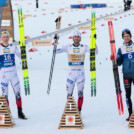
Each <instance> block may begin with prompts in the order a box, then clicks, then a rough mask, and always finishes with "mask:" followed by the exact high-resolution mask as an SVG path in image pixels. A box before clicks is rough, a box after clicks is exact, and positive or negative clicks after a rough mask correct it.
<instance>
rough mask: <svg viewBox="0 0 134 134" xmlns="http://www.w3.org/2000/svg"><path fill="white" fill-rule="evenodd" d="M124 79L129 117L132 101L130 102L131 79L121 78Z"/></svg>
mask: <svg viewBox="0 0 134 134" xmlns="http://www.w3.org/2000/svg"><path fill="white" fill-rule="evenodd" d="M123 78H124V87H125V91H126V103H127V108H128V112H129V116H131V114H132V101H131V83H132V79H130V78H127V77H125V76H124V77H123Z"/></svg>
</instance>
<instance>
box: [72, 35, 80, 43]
mask: <svg viewBox="0 0 134 134" xmlns="http://www.w3.org/2000/svg"><path fill="white" fill-rule="evenodd" d="M73 41H74V44H79V43H80V41H81V37H80V36H74V37H73Z"/></svg>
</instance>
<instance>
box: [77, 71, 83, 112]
mask: <svg viewBox="0 0 134 134" xmlns="http://www.w3.org/2000/svg"><path fill="white" fill-rule="evenodd" d="M84 85H85V74H84V72H81V74H80V75H79V77H78V79H77V89H78V109H79V111H81V109H82V104H83V90H84Z"/></svg>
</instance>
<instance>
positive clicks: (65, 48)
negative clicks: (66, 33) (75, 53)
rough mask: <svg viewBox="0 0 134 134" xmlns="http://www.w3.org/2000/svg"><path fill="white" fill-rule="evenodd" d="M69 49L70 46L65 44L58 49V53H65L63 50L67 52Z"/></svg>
mask: <svg viewBox="0 0 134 134" xmlns="http://www.w3.org/2000/svg"><path fill="white" fill-rule="evenodd" d="M67 51H68V46H64V47H62V48H60V49H57V51H56V54H59V53H63V52H65V53H67Z"/></svg>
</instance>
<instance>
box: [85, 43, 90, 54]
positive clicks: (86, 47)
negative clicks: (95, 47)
mask: <svg viewBox="0 0 134 134" xmlns="http://www.w3.org/2000/svg"><path fill="white" fill-rule="evenodd" d="M85 49H86V52H88V53H90V48H89V47H88V46H87V45H85Z"/></svg>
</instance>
